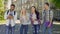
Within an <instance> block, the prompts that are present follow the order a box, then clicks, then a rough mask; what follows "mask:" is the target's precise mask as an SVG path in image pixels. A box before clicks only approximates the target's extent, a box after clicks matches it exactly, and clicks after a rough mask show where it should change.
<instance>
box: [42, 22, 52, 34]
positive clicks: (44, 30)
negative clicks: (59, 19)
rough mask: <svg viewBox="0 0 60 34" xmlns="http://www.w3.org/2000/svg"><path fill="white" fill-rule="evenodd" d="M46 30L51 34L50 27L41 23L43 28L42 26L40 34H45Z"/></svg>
mask: <svg viewBox="0 0 60 34" xmlns="http://www.w3.org/2000/svg"><path fill="white" fill-rule="evenodd" d="M46 31H47V32H48V34H52V27H49V28H48V27H46V26H45V23H44V24H43V28H42V34H46Z"/></svg>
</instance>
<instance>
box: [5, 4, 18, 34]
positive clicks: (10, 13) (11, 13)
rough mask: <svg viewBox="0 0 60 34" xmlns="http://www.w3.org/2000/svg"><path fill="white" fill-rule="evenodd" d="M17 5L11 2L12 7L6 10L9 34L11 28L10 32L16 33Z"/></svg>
mask: <svg viewBox="0 0 60 34" xmlns="http://www.w3.org/2000/svg"><path fill="white" fill-rule="evenodd" d="M14 9H15V5H14V4H11V6H10V9H9V10H7V11H6V12H5V15H4V18H5V20H6V22H7V23H6V34H9V31H10V30H11V33H10V34H14V29H15V21H16V19H17V13H16V11H15V10H14Z"/></svg>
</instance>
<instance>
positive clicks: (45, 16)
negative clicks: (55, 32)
mask: <svg viewBox="0 0 60 34" xmlns="http://www.w3.org/2000/svg"><path fill="white" fill-rule="evenodd" d="M52 19H53V12H52V11H51V10H50V8H49V3H45V6H44V11H43V12H42V20H43V34H45V33H46V30H47V31H48V34H52Z"/></svg>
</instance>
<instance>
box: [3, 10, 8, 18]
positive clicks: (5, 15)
mask: <svg viewBox="0 0 60 34" xmlns="http://www.w3.org/2000/svg"><path fill="white" fill-rule="evenodd" d="M7 17H8V15H7V11H6V12H5V14H4V19H7Z"/></svg>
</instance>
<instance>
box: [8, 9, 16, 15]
mask: <svg viewBox="0 0 60 34" xmlns="http://www.w3.org/2000/svg"><path fill="white" fill-rule="evenodd" d="M8 13H9V10H8V11H7V14H8ZM15 14H16V11H14V15H15Z"/></svg>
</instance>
